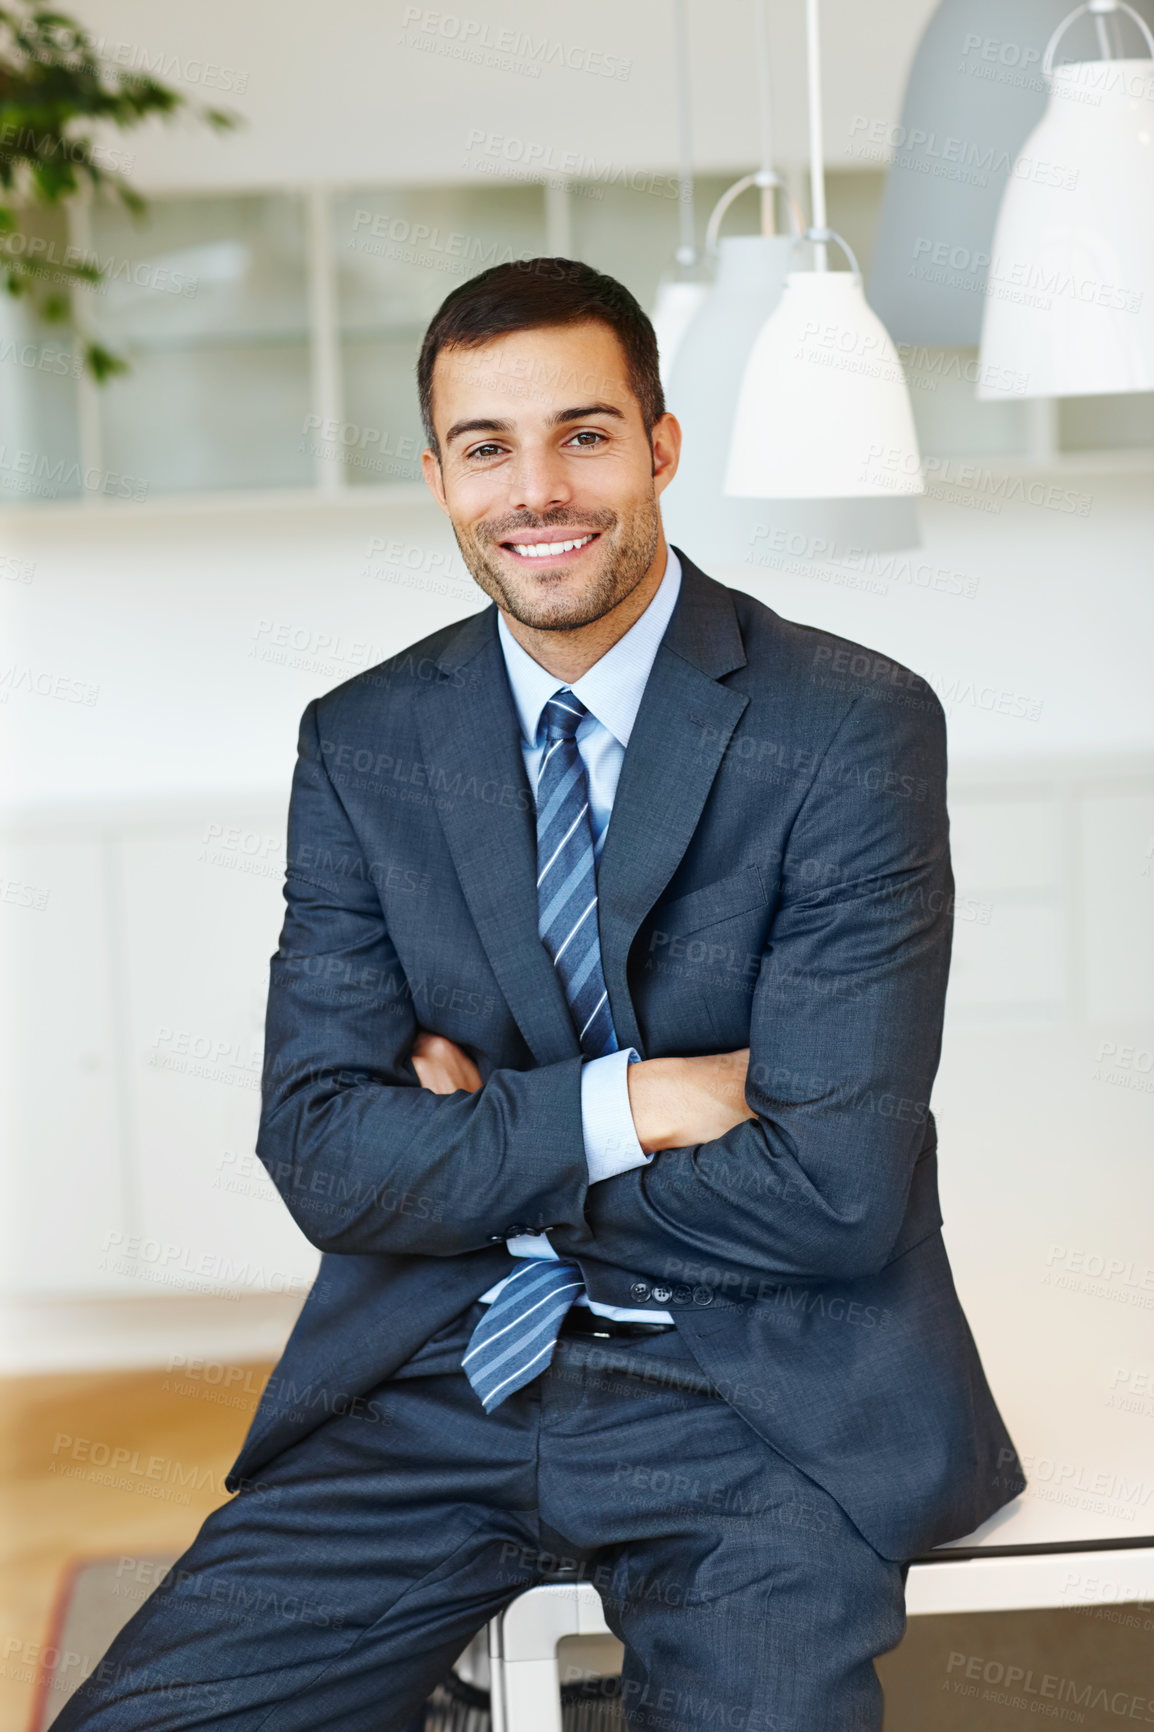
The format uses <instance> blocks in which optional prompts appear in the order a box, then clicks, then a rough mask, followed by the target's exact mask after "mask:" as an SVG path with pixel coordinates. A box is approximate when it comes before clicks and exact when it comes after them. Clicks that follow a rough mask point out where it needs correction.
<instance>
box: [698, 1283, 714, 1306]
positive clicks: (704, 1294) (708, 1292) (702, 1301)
mask: <svg viewBox="0 0 1154 1732" xmlns="http://www.w3.org/2000/svg"><path fill="white" fill-rule="evenodd" d="M693 1303H694V1304H695V1305H712V1304H713V1289H712V1287H695V1288H694V1289H693Z"/></svg>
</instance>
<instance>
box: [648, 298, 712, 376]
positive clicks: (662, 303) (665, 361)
mask: <svg viewBox="0 0 1154 1732" xmlns="http://www.w3.org/2000/svg"><path fill="white" fill-rule="evenodd" d="M708 293H709V284H708V283H688V282H676V281H669V282H662V283H659V284H658V285H657V305H656V306H655V307H654V309H653V320H652V323H653V330H654V334H655V335H656V337H657V358H658V361H659V362H660V366H661V383H662V385H665V384H666V383H667V382H668V380H669V374H670V369H671V368H672V366H673V362H674V361H675V359H676V358H677V351H678V349H679V348H680V347H681V343H682V339H683V338H684V336H685V333H686V331H687V330H688V329H689V327H690V325H691V324H692V322H693V317H694V314H695V313H696V312H697V310H698V308H699V307H700V306H701V303H702V302H703V301H704V299H705V297H706V295H707V294H708Z"/></svg>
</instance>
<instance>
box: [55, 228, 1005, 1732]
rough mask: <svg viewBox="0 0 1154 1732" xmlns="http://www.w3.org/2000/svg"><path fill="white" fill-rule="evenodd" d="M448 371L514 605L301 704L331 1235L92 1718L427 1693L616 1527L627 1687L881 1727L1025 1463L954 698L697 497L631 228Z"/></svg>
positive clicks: (688, 1729) (451, 351)
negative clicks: (955, 1067)
mask: <svg viewBox="0 0 1154 1732" xmlns="http://www.w3.org/2000/svg"><path fill="white" fill-rule="evenodd" d="M418 381H419V386H420V393H421V404H422V411H423V414H424V418H425V426H426V432H427V436H428V449H427V450H426V452H425V453H424V459H423V461H424V466H425V474H426V479H427V480H428V483H429V486H430V488H431V490H432V492H433V494H434V495H435V497H436V499H437V501H438V503H439V504H440V506H441V508H442V510H444V511H445V512H446V514H447V515H448V516H449V518H450V520H451V522H452V525H453V530H454V533H455V535H456V538H457V542H458V545H459V546H460V549H461V552H462V555H463V557H464V559H465V562H466V564H467V565H468V567H469V569H470V571H471V572H472V574H473V576H474V577H475V579H476V580H477V582H478V583H479V585H480V586H481V588H482V589H483V590H484V591H485V592H486V594H488V595H489V596H490V598H491V600H492V604H493V605H491V606H489V607H487V608H485V609H484V610H482V611H481V612H480V613H477V614H474V615H471V616H470V617H468V618H466V619H464V620H461V621H459V622H458V623H456V624H454V625H451V626H448V627H446V628H444V629H442V630H440V631H438V632H436V633H434V634H433V636H432V637H430V638H427V639H425V640H424V641H423V642H422V643H419V644H416V645H414V646H413V647H412V648H411V649H409V650H406V651H404V652H403V653H401V654H399V655H397V656H395V657H393V658H392V659H391V660H389V661H387V662H384V663H382V664H380V666H378V667H376V668H373V669H371V670H370V671H369V672H367V673H364V674H361V675H359V676H357V677H356V678H355V679H352V680H350V681H348V682H347V683H346V684H344V685H342V686H340V687H338V688H337V690H335V691H333V692H330V693H328V694H327V695H326V696H325V697H323V698H321V699H319V700H317V701H314V702H313V703H311V704H310V705H309V706H308V708H307V709H306V711H305V714H304V718H303V721H302V724H301V732H300V743H299V762H298V765H297V769H296V774H295V779H294V783H293V792H292V801H291V808H290V816H289V849H288V854H289V864H288V872H287V882H286V886H285V896H286V901H287V914H286V918H285V923H284V928H283V930H282V933H281V938H280V945H279V948H278V950H277V952H276V955H275V956H274V957H273V959H272V965H271V984H270V993H269V1012H268V1025H267V1041H266V1054H265V1071H264V1096H263V1111H262V1116H261V1125H260V1134H259V1142H258V1150H259V1153H260V1156H261V1159H262V1160H263V1161H264V1163H265V1165H266V1166H267V1168H268V1170H269V1172H270V1174H271V1175H272V1178H273V1180H274V1181H275V1183H276V1185H277V1186H278V1188H279V1190H280V1192H281V1194H282V1195H283V1197H284V1199H285V1201H286V1203H287V1205H288V1207H289V1208H290V1210H291V1211H292V1213H293V1216H294V1218H295V1219H296V1221H297V1222H298V1223H299V1225H300V1226H301V1228H302V1230H303V1231H304V1232H305V1233H306V1234H307V1235H308V1237H309V1239H310V1240H311V1241H312V1242H313V1243H314V1244H315V1245H317V1246H319V1247H320V1248H321V1250H322V1251H323V1252H324V1258H323V1262H322V1266H321V1271H320V1274H319V1277H318V1279H317V1281H316V1284H315V1286H314V1287H313V1289H312V1292H311V1293H310V1295H309V1298H308V1300H307V1302H306V1304H305V1306H304V1309H303V1312H302V1314H301V1317H300V1319H299V1321H298V1323H297V1325H296V1328H295V1329H294V1331H293V1334H292V1337H291V1339H290V1341H289V1343H288V1346H287V1348H286V1350H285V1353H284V1357H283V1359H282V1360H281V1363H280V1365H279V1366H278V1367H277V1370H276V1371H275V1372H274V1374H273V1376H272V1378H271V1379H270V1382H269V1385H268V1387H267V1389H266V1390H265V1393H264V1395H263V1397H262V1400H261V1403H260V1407H259V1410H258V1412H257V1414H256V1417H255V1418H254V1420H253V1423H252V1426H251V1429H250V1431H249V1434H248V1437H247V1438H246V1440H245V1443H244V1447H243V1449H242V1450H241V1452H240V1455H239V1457H238V1459H237V1461H236V1462H235V1464H234V1466H233V1469H232V1473H231V1475H230V1477H229V1481H228V1484H229V1488H230V1490H233V1491H236V1493H237V1495H236V1497H235V1498H234V1499H233V1500H232V1501H231V1502H230V1503H228V1504H226V1505H225V1506H224V1507H223V1508H222V1509H220V1510H218V1511H216V1512H215V1513H214V1514H213V1515H212V1516H210V1517H209V1518H208V1520H207V1521H206V1523H205V1524H204V1526H203V1528H202V1529H201V1532H200V1534H199V1535H198V1537H197V1539H196V1540H195V1542H194V1543H193V1545H192V1547H191V1548H190V1550H189V1551H188V1552H187V1553H186V1554H185V1556H184V1557H183V1558H182V1559H181V1560H180V1562H179V1564H178V1565H177V1566H176V1568H175V1569H174V1570H173V1572H172V1574H171V1575H170V1576H169V1577H168V1578H167V1580H166V1581H165V1583H164V1584H163V1585H162V1587H161V1588H160V1589H158V1590H157V1592H156V1593H154V1594H153V1596H152V1597H151V1599H150V1600H149V1601H148V1602H147V1603H146V1604H145V1605H144V1606H143V1607H142V1609H141V1610H140V1612H139V1613H138V1614H137V1615H136V1617H135V1618H134V1619H133V1620H132V1621H131V1623H130V1624H129V1625H128V1627H127V1629H126V1631H125V1632H124V1633H123V1634H122V1636H121V1637H119V1638H118V1639H117V1642H116V1643H114V1644H113V1646H112V1648H111V1649H110V1650H109V1653H108V1654H107V1655H106V1656H105V1659H104V1661H102V1662H101V1667H100V1668H98V1670H97V1674H96V1675H95V1676H93V1677H92V1678H91V1679H89V1680H88V1682H87V1683H86V1684H85V1685H84V1686H83V1687H82V1689H81V1690H80V1691H78V1692H77V1695H76V1696H75V1697H74V1698H73V1700H72V1702H71V1703H70V1704H69V1705H68V1706H67V1707H66V1709H65V1711H64V1713H63V1714H62V1715H61V1717H60V1718H59V1720H58V1721H57V1723H56V1724H57V1728H58V1729H59V1732H71V1729H72V1728H74V1727H81V1726H82V1727H84V1728H85V1729H86V1732H142V1729H144V1728H149V1729H150V1732H161V1729H162V1728H177V1727H193V1726H197V1727H200V1726H205V1727H208V1726H211V1727H213V1728H216V1729H218V1732H220V1729H227V1732H242V1729H243V1732H256V1729H257V1728H258V1727H269V1728H273V1727H275V1728H276V1732H290V1729H291V1732H309V1729H312V1728H321V1727H326V1728H327V1727H336V1726H339V1727H340V1728H341V1729H342V1732H361V1729H363V1732H370V1729H371V1732H388V1729H392V1732H396V1729H398V1728H400V1727H402V1726H403V1725H404V1724H405V1722H406V1720H407V1719H408V1718H409V1717H410V1716H411V1715H412V1714H413V1713H414V1711H415V1710H416V1708H417V1707H418V1706H419V1704H420V1703H421V1701H422V1700H423V1699H424V1697H425V1696H426V1695H427V1693H428V1691H429V1690H430V1688H431V1687H432V1685H433V1684H434V1683H435V1681H436V1680H437V1678H438V1677H439V1676H440V1675H441V1674H442V1673H443V1672H444V1670H445V1669H446V1668H447V1667H448V1665H449V1664H450V1663H451V1662H452V1661H453V1659H454V1658H455V1656H456V1655H457V1654H458V1653H459V1652H460V1651H461V1649H462V1648H463V1647H464V1646H465V1644H466V1643H467V1642H468V1640H469V1638H470V1637H471V1636H472V1634H473V1633H474V1632H475V1631H476V1630H477V1629H479V1628H480V1627H481V1625H482V1624H483V1623H484V1621H485V1620H486V1619H488V1618H489V1617H491V1616H493V1615H494V1613H495V1612H496V1611H497V1610H498V1609H499V1608H500V1607H501V1606H502V1605H504V1604H506V1603H507V1602H508V1601H509V1600H510V1599H512V1598H513V1597H514V1596H515V1595H516V1594H517V1593H519V1592H521V1591H522V1590H523V1589H524V1588H526V1587H528V1586H530V1585H532V1584H533V1583H535V1582H538V1581H541V1580H546V1579H556V1578H561V1579H569V1580H571V1579H573V1577H574V1576H576V1575H578V1574H583V1575H586V1576H588V1577H590V1578H591V1579H592V1580H593V1581H594V1582H595V1583H596V1585H597V1587H598V1588H599V1590H600V1592H601V1594H602V1598H603V1600H604V1603H605V1608H606V1616H607V1618H608V1621H609V1623H610V1625H611V1627H612V1628H613V1629H614V1630H615V1631H616V1632H617V1633H618V1635H619V1636H620V1637H621V1639H622V1641H623V1642H624V1644H625V1649H626V1660H625V1669H624V1674H623V1682H622V1696H623V1701H624V1706H625V1711H626V1715H627V1718H628V1723H629V1725H630V1726H631V1727H632V1728H641V1727H646V1728H661V1729H663V1732H697V1729H698V1728H699V1727H705V1726H714V1725H724V1726H726V1727H739V1728H742V1729H743V1732H765V1729H769V1728H772V1729H773V1732H787V1729H788V1732H825V1729H828V1732H848V1729H850V1728H854V1729H862V1732H864V1729H867V1728H876V1727H877V1726H879V1725H880V1692H879V1688H878V1684H877V1679H876V1675H875V1673H874V1668H873V1660H874V1658H875V1657H876V1656H877V1655H878V1654H880V1653H882V1652H883V1651H885V1650H886V1649H887V1648H889V1647H891V1646H892V1645H893V1644H894V1643H895V1642H896V1641H897V1640H898V1639H899V1637H900V1635H901V1633H902V1629H903V1626H904V1593H903V1590H904V1584H905V1576H906V1570H907V1567H908V1563H909V1560H910V1559H911V1558H912V1557H914V1556H916V1555H918V1554H919V1553H921V1552H924V1551H926V1550H928V1549H929V1548H930V1547H932V1546H935V1545H938V1544H941V1543H943V1542H945V1541H948V1540H951V1539H956V1538H958V1537H960V1536H962V1535H964V1534H966V1533H968V1532H969V1531H971V1530H972V1529H974V1528H975V1527H976V1526H977V1525H978V1524H979V1523H981V1522H982V1521H984V1520H985V1519H986V1518H987V1517H988V1516H989V1515H991V1514H992V1513H993V1512H994V1511H995V1510H996V1509H997V1508H999V1507H1000V1506H1001V1505H1002V1504H1004V1503H1005V1502H1006V1501H1008V1499H1009V1498H1010V1497H1012V1496H1013V1495H1014V1494H1015V1493H1016V1492H1017V1491H1019V1490H1020V1489H1022V1487H1023V1485H1024V1480H1023V1478H1022V1475H1021V1472H1020V1468H1019V1464H1018V1461H1017V1457H1016V1455H1015V1452H1014V1447H1013V1444H1012V1443H1011V1441H1010V1439H1009V1437H1008V1436H1007V1433H1006V1430H1005V1427H1004V1425H1003V1424H1002V1421H1001V1418H1000V1416H999V1414H998V1411H997V1408H996V1406H995V1404H994V1401H993V1398H992V1396H991V1394H990V1391H989V1389H988V1387H987V1384H986V1381H985V1378H984V1376H983V1372H982V1367H981V1364H980V1361H979V1358H978V1354H977V1351H976V1349H975V1346H974V1343H973V1340H972V1337H971V1335H970V1332H969V1329H968V1327H967V1325H966V1321H965V1318H964V1316H963V1314H962V1311H961V1308H960V1306H959V1303H958V1299H957V1296H956V1293H955V1291H954V1286H953V1282H952V1278H951V1274H950V1268H949V1264H948V1262H947V1259H946V1254H945V1250H944V1248H943V1245H942V1239H941V1234H940V1231H939V1229H940V1226H941V1214H940V1210H939V1206H938V1195H937V1185H936V1171H935V1150H936V1135H935V1129H934V1121H933V1117H932V1114H931V1113H930V1110H929V1096H930V1088H931V1084H932V1081H933V1077H934V1072H935V1069H936V1067H937V1062H938V1054H939V1046H940V1038H941V1027H942V1010H943V1001H944V996H945V988H946V976H947V970H948V963H949V948H950V932H951V915H952V880H951V875H950V865H949V851H948V839H947V819H946V809H945V778H946V758H945V728H944V719H943V715H942V711H941V707H940V705H939V704H938V702H937V700H936V698H935V697H934V695H933V693H932V692H931V691H930V690H929V688H928V687H927V685H926V684H925V682H924V681H922V680H921V679H919V678H918V677H917V676H916V675H915V674H912V673H910V672H909V671H908V670H907V669H905V668H903V667H901V666H900V665H899V664H897V663H895V662H893V661H892V660H890V659H889V658H887V657H885V656H881V655H878V654H876V653H875V652H873V651H871V650H866V649H862V648H861V647H859V646H857V645H854V644H850V643H846V642H845V641H844V640H842V639H839V638H836V637H832V636H830V635H828V634H827V633H825V632H821V631H815V630H812V629H809V628H807V627H803V626H798V625H794V624H792V623H790V622H789V621H786V620H783V619H781V618H779V617H778V616H777V615H776V614H775V613H773V612H772V611H771V610H770V609H769V608H767V607H765V606H763V605H762V604H761V603H760V602H758V601H755V600H753V599H752V598H751V597H749V596H748V595H745V594H744V593H742V592H740V591H733V590H729V589H726V588H724V587H723V586H722V585H720V584H718V583H715V582H713V581H712V580H711V579H710V578H709V577H707V576H706V575H705V574H704V573H703V572H701V571H700V570H699V569H698V568H697V567H696V566H695V565H694V564H693V562H692V560H691V559H690V558H689V557H688V555H687V554H686V553H684V552H683V551H681V550H680V549H676V548H670V547H668V546H667V544H666V542H665V538H664V534H663V532H662V527H661V518H660V512H659V508H658V498H659V495H660V494H661V492H662V491H663V490H664V488H665V487H666V486H667V485H668V484H669V482H670V481H671V480H672V479H673V476H674V474H675V472H676V467H677V457H678V451H679V447H680V439H681V432H680V429H679V427H678V425H677V423H676V421H675V420H674V419H673V417H672V416H671V415H669V414H667V413H665V411H664V404H663V400H662V395H661V387H660V382H659V377H658V370H657V350H656V344H655V341H654V336H653V331H652V327H651V326H650V324H649V322H648V320H647V319H646V318H645V316H644V314H643V313H642V312H641V309H640V308H639V307H638V305H637V303H636V302H635V301H634V299H633V298H632V296H631V295H629V294H628V292H627V291H626V290H624V289H623V288H622V287H621V286H620V285H619V284H617V283H615V282H614V281H613V280H612V279H610V278H607V277H604V276H602V275H600V274H599V273H597V272H596V271H594V270H592V269H591V268H590V267H588V266H586V265H580V264H576V263H574V262H572V261H569V260H559V259H539V260H533V261H529V262H528V263H527V264H517V265H509V266H500V267H497V268H496V269H494V270H491V271H487V272H485V273H483V274H482V275H481V276H479V277H476V278H474V279H473V280H472V281H470V282H468V283H466V284H464V285H463V286H462V287H460V288H458V289H456V290H455V291H454V292H453V293H452V294H451V295H450V296H449V297H448V298H447V300H446V301H445V303H444V305H443V306H442V307H441V309H440V310H439V312H438V313H437V315H436V317H435V318H434V320H433V322H432V324H431V326H430V328H429V331H428V333H427V335H426V338H425V343H424V347H423V350H422V354H421V360H420V365H419V369H418ZM610 816H611V817H612V821H611V822H610Z"/></svg>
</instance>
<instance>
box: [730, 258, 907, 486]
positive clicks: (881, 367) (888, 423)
mask: <svg viewBox="0 0 1154 1732" xmlns="http://www.w3.org/2000/svg"><path fill="white" fill-rule="evenodd" d="M725 491H726V493H732V494H741V495H746V496H752V497H755V498H760V499H819V498H821V499H824V498H842V499H861V498H879V497H880V498H886V497H889V498H892V497H894V496H901V495H912V494H919V493H922V492H924V484H923V481H922V474H921V460H920V456H919V453H918V442H917V435H916V433H915V431H914V418H913V411H912V409H911V407H910V400H909V393H908V391H907V389H906V381H905V374H904V373H903V371H902V365H901V362H900V360H899V359H898V354H897V350H896V349H895V348H894V345H893V343H892V342H891V341H890V338H889V335H888V333H887V331H886V328H885V326H884V325H883V324H882V322H881V320H880V319H879V318H878V317H877V315H876V314H875V313H873V312H871V311H870V309H869V307H868V306H867V305H866V299H865V296H864V295H863V294H862V290H861V284H860V283H859V282H858V281H857V279H856V277H855V276H854V275H853V273H852V272H850V271H828V270H827V271H791V272H790V274H789V276H788V278H787V279H786V285H785V288H784V290H783V291H782V296H781V300H780V301H779V302H778V305H777V307H776V309H775V310H774V312H773V313H772V314H771V315H770V317H769V318H768V319H767V320H766V322H765V324H764V326H763V327H762V329H761V332H760V333H759V335H758V338H757V341H756V342H755V344H754V346H753V352H752V354H751V355H750V357H749V361H748V364H747V366H746V369H745V376H744V379H743V380H742V385H741V392H740V395H739V397H738V403H737V414H736V417H735V420H734V427H733V438H732V442H731V444H730V450H729V464H728V468H727V470H726V477H725Z"/></svg>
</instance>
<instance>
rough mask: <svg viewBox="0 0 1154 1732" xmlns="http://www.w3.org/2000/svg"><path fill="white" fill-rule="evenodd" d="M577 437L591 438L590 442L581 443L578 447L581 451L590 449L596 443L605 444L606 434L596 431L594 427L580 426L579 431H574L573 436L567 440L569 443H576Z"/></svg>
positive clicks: (593, 447) (592, 448) (596, 444)
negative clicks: (587, 443) (586, 443)
mask: <svg viewBox="0 0 1154 1732" xmlns="http://www.w3.org/2000/svg"><path fill="white" fill-rule="evenodd" d="M578 439H589V440H591V441H592V444H589V445H582V446H581V447H580V449H581V450H582V451H592V450H594V449H595V448H596V447H597V446H598V445H604V444H605V442H606V435H605V434H604V433H598V431H597V429H596V428H595V427H582V429H581V431H580V433H574V435H573V438H572V439H571V440H570V441H569V443H570V444H576V442H577V440H578Z"/></svg>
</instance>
